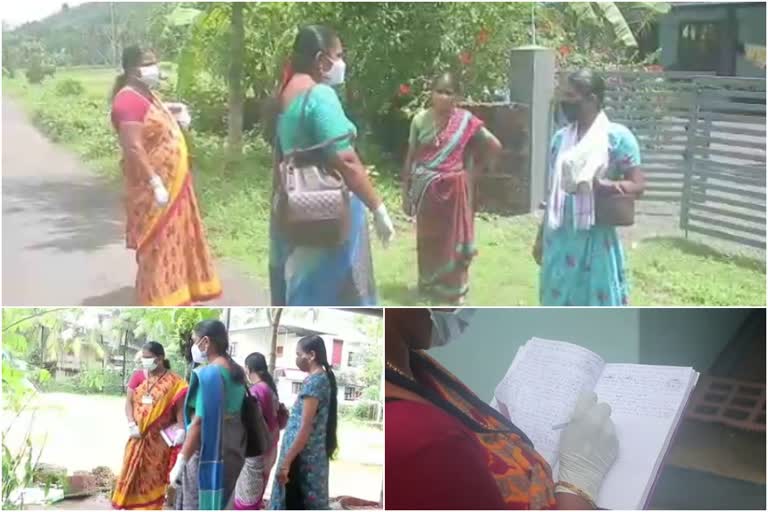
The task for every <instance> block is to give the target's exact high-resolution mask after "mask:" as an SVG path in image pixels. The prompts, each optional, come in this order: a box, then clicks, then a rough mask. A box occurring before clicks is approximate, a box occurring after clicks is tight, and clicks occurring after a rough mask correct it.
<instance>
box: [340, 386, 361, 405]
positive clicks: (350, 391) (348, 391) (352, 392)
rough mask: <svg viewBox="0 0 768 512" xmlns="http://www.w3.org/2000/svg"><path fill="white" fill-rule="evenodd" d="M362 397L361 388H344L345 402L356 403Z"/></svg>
mask: <svg viewBox="0 0 768 512" xmlns="http://www.w3.org/2000/svg"><path fill="white" fill-rule="evenodd" d="M360 395H362V391H361V390H360V389H359V388H356V387H354V386H346V387H345V388H344V400H346V401H347V402H354V401H355V400H358V399H360Z"/></svg>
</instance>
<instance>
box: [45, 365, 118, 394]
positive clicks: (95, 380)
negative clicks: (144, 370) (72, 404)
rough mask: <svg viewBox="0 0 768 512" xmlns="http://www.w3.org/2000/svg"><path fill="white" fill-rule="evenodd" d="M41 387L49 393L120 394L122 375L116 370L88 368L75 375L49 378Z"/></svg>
mask: <svg viewBox="0 0 768 512" xmlns="http://www.w3.org/2000/svg"><path fill="white" fill-rule="evenodd" d="M42 389H43V391H45V392H49V393H51V392H56V393H74V394H84V395H91V394H105V395H121V394H122V393H123V375H122V372H120V371H118V370H112V369H106V370H105V369H101V368H89V369H84V370H82V371H81V372H80V373H78V374H76V375H70V376H67V377H64V378H62V379H51V380H49V381H48V382H46V383H45V384H44V385H43V386H42Z"/></svg>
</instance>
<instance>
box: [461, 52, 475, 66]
mask: <svg viewBox="0 0 768 512" xmlns="http://www.w3.org/2000/svg"><path fill="white" fill-rule="evenodd" d="M459 61H460V62H461V63H462V64H464V65H465V66H469V65H470V64H472V54H471V53H469V52H467V51H464V52H461V53H459Z"/></svg>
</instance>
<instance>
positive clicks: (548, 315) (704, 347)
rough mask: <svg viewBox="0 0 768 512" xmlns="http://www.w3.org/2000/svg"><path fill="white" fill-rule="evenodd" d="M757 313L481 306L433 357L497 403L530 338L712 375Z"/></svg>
mask: <svg viewBox="0 0 768 512" xmlns="http://www.w3.org/2000/svg"><path fill="white" fill-rule="evenodd" d="M750 312H751V310H750V309H746V308H727V309H721V308H717V309H707V308H687V309H686V308H682V309H675V308H672V309H666V308H642V309H629V308H626V309H625V308H614V309H609V308H600V309H598V308H591V309H581V308H574V309H565V308H534V309H526V308H509V309H501V308H499V309H480V310H478V312H477V314H476V315H475V317H474V318H473V319H472V323H471V324H470V326H469V328H468V329H467V331H466V333H465V335H464V336H463V337H462V338H460V339H458V340H456V341H454V342H453V343H452V344H451V345H449V346H447V347H444V348H439V349H434V350H431V351H430V354H431V355H433V356H434V357H436V358H437V360H438V361H440V362H441V363H442V364H443V365H445V366H446V367H447V368H448V369H449V370H450V371H452V372H453V373H455V374H456V376H457V377H459V378H460V379H461V380H462V381H463V382H464V383H465V384H467V385H468V386H469V387H470V388H471V389H472V390H474V391H475V392H476V393H477V394H478V395H479V396H480V397H481V398H483V399H485V400H490V398H491V397H492V396H493V390H494V389H495V387H496V384H498V382H499V381H500V380H501V378H502V377H503V376H504V374H505V372H506V371H507V369H508V368H509V365H510V364H511V363H512V360H513V359H514V356H515V353H516V352H517V349H518V348H519V347H520V346H522V344H523V343H525V342H526V341H527V340H528V339H530V338H531V337H534V336H537V337H540V338H550V339H555V340H560V341H570V342H573V343H576V344H578V345H581V346H583V347H586V348H588V349H589V350H592V351H593V352H595V353H597V354H598V355H600V356H601V357H602V358H603V359H605V360H606V361H607V362H609V363H641V364H658V365H680V366H692V367H694V368H696V370H698V371H700V372H706V371H707V370H708V369H709V367H710V366H711V365H712V363H714V361H715V359H716V358H717V356H718V355H719V354H720V353H721V352H722V350H723V349H724V348H725V346H726V345H727V344H728V342H730V341H731V339H732V338H733V336H734V335H735V334H736V332H737V331H738V329H739V327H740V326H741V324H742V322H743V321H744V320H745V319H746V317H747V315H748V314H749V313H750Z"/></svg>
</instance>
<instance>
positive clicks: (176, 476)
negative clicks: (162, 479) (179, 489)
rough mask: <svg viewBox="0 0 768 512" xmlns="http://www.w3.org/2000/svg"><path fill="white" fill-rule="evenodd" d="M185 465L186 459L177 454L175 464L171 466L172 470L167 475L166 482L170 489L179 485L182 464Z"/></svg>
mask: <svg viewBox="0 0 768 512" xmlns="http://www.w3.org/2000/svg"><path fill="white" fill-rule="evenodd" d="M186 463H187V459H185V458H184V456H183V455H182V454H179V457H178V458H177V459H176V464H174V465H173V469H171V473H170V475H168V481H169V482H170V484H171V486H172V487H176V486H177V485H178V484H179V483H181V482H180V479H181V470H182V469H184V464H186Z"/></svg>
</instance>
